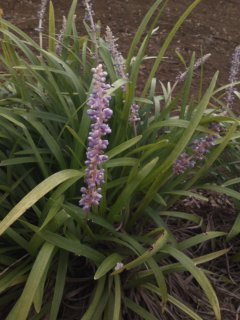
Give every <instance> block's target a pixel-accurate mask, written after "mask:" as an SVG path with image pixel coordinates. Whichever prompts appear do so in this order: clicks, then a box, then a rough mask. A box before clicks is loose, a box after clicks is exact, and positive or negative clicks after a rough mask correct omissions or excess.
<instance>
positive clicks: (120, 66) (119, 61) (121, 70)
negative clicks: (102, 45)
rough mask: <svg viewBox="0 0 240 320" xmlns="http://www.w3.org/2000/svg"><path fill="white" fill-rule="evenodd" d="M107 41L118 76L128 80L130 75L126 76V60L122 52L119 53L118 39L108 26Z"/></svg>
mask: <svg viewBox="0 0 240 320" xmlns="http://www.w3.org/2000/svg"><path fill="white" fill-rule="evenodd" d="M105 40H106V42H107V45H108V48H109V51H110V53H111V56H112V59H113V63H114V67H115V70H116V73H117V75H118V76H119V77H120V78H122V79H124V80H127V79H128V75H127V74H126V71H125V63H124V58H123V56H122V54H121V52H119V50H118V44H117V43H116V42H117V39H116V38H115V37H114V36H113V33H112V31H111V29H110V28H109V27H108V26H107V28H106V36H105Z"/></svg>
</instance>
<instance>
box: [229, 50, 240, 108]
mask: <svg viewBox="0 0 240 320" xmlns="http://www.w3.org/2000/svg"><path fill="white" fill-rule="evenodd" d="M239 71H240V46H237V47H236V48H235V51H234V53H233V56H232V63H231V69H230V75H229V82H230V84H231V87H229V88H228V90H227V105H228V107H229V108H231V107H232V106H233V103H234V99H235V96H234V85H233V83H234V82H236V81H237V80H238V75H239Z"/></svg>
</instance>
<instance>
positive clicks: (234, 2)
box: [0, 0, 240, 320]
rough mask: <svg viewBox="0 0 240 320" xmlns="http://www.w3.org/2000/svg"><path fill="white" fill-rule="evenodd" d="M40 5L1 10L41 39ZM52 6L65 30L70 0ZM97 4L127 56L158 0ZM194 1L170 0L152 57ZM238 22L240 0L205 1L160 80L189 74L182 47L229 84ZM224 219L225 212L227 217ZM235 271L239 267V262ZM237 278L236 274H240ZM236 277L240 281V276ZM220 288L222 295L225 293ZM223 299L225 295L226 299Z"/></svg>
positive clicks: (230, 309)
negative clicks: (204, 58) (202, 57)
mask: <svg viewBox="0 0 240 320" xmlns="http://www.w3.org/2000/svg"><path fill="white" fill-rule="evenodd" d="M81 2H82V1H79V4H78V10H77V15H78V17H77V18H78V21H81V20H82V17H83V15H84V9H83V6H82V4H81ZM39 3H40V0H0V7H2V9H3V10H4V17H5V18H6V19H7V20H10V21H11V22H13V23H14V24H16V25H18V26H19V27H20V28H21V29H22V30H24V31H25V32H27V33H28V34H31V35H32V36H34V37H36V36H37V34H36V32H35V31H34V29H35V28H36V27H37V24H38V20H37V11H38V9H39ZM53 3H54V5H55V10H56V17H57V23H58V26H59V28H60V26H61V21H62V16H63V15H66V13H67V10H68V8H69V6H70V3H71V1H70V0H69V1H66V0H54V1H53ZM93 3H94V10H95V14H96V19H100V20H101V22H102V26H103V27H104V28H105V26H106V25H109V26H110V27H111V29H112V30H113V33H114V34H115V35H116V36H117V37H118V38H119V46H120V49H121V50H122V52H123V54H126V52H127V50H128V48H129V45H130V43H131V39H132V38H133V36H134V33H135V31H136V28H137V26H138V25H139V23H140V21H141V19H142V18H143V16H144V14H145V13H146V11H147V9H148V8H149V7H150V6H151V4H153V3H154V0H95V1H94V0H93ZM191 3H192V1H191V0H169V3H168V6H167V8H166V11H165V14H164V15H163V16H162V18H161V21H160V24H159V27H160V28H159V32H158V34H157V35H156V36H154V41H152V42H151V45H150V54H154V53H156V52H158V50H159V48H160V47H161V45H162V41H163V39H164V37H165V36H166V34H167V33H168V32H169V30H170V29H171V27H172V26H173V24H174V23H175V22H176V20H177V18H178V17H179V16H180V14H181V13H182V12H183V11H184V9H185V8H186V7H187V6H188V5H189V4H191ZM239 21H240V1H239V0H202V2H201V4H200V5H199V6H198V8H197V9H195V11H194V12H193V13H192V15H191V16H190V17H189V18H188V19H187V20H186V22H185V24H184V26H183V27H182V28H181V29H180V31H179V32H178V34H177V36H176V38H175V40H174V41H173V43H172V45H171V48H170V50H169V51H168V52H167V55H166V58H165V62H164V63H163V64H162V65H161V67H160V70H159V73H158V78H159V80H161V81H163V82H165V83H166V82H167V81H174V79H175V77H176V75H178V74H179V72H180V71H184V70H183V67H182V65H181V64H180V63H179V60H178V58H177V56H176V54H175V50H176V49H178V50H179V51H180V52H181V54H182V55H183V56H184V57H185V58H186V59H187V60H188V59H189V58H190V56H191V53H192V52H193V51H195V52H196V53H197V56H198V57H199V56H200V55H201V52H203V53H204V54H205V53H211V54H212V56H211V58H210V59H209V60H208V61H207V63H206V65H205V77H204V81H206V84H208V83H209V81H210V79H211V77H212V76H213V74H214V72H215V71H216V70H219V71H220V77H219V84H220V85H223V84H226V83H227V82H228V76H229V68H230V63H231V56H232V53H233V51H234V49H235V47H236V46H238V45H239V44H240V32H239ZM79 28H80V29H81V28H82V25H81V24H79ZM80 32H81V30H80ZM83 32H84V30H83ZM147 72H148V67H146V68H144V69H143V70H142V76H143V78H144V75H145V74H146V73H147ZM225 215H226V214H225V213H224V215H223V216H225ZM217 216H219V215H217ZM210 217H212V215H210ZM218 222H219V221H217V223H218ZM226 260H227V258H226ZM224 265H225V262H224V260H223V269H224V270H225V272H226V273H227V274H226V276H228V272H227V271H229V270H228V268H225V267H224ZM232 268H236V264H235V265H234V266H232ZM224 270H223V271H224ZM226 270H227V271H226ZM223 273H224V272H223ZM233 274H234V275H235V272H233ZM236 278H237V279H239V274H238V273H237V272H236ZM220 289H221V290H222V291H223V292H222V293H221V292H220V291H221V290H220ZM220 289H219V290H218V293H219V294H220V295H221V294H222V297H221V305H222V309H223V313H224V316H223V320H234V319H239V318H238V315H237V314H236V313H237V311H236V310H237V309H239V307H238V306H239V297H238V298H235V294H238V292H236V291H235V290H236V287H234V289H233V290H232V294H233V297H231V296H230V295H229V293H228V292H227V291H226V292H225V291H224V287H223V286H222V288H220ZM237 291H238V290H237ZM224 296H226V299H225V297H224ZM224 311H225V312H224ZM203 317H204V316H203ZM208 319H213V318H212V317H211V315H210V316H209V315H205V318H204V320H208Z"/></svg>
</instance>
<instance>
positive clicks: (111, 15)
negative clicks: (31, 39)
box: [0, 0, 240, 85]
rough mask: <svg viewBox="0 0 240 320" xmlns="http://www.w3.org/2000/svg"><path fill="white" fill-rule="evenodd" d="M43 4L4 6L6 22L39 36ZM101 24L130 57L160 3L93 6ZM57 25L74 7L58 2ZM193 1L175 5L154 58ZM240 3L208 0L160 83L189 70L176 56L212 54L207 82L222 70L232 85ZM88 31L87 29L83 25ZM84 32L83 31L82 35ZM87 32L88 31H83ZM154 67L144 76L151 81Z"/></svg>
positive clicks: (181, 35) (115, 1)
mask: <svg viewBox="0 0 240 320" xmlns="http://www.w3.org/2000/svg"><path fill="white" fill-rule="evenodd" d="M40 2H41V1H40V0H0V7H2V9H3V11H4V17H5V18H6V19H8V20H10V21H12V22H14V23H15V24H16V25H18V26H19V27H20V28H21V29H22V30H24V31H25V32H27V33H28V34H31V35H33V36H35V37H36V36H37V34H36V32H35V31H34V29H35V28H36V27H37V24H38V21H37V11H38V10H39V6H40ZM92 2H93V5H94V11H95V17H96V19H99V20H101V23H102V26H103V28H104V29H105V27H106V25H109V26H110V27H111V29H112V30H113V33H114V34H115V35H116V36H117V37H118V38H119V46H120V49H121V50H122V52H123V54H126V53H127V50H128V48H129V45H130V43H131V40H132V38H133V36H134V33H135V31H136V29H137V27H138V25H139V23H140V21H141V20H142V18H143V16H144V14H145V13H146V11H147V10H148V9H149V7H150V6H151V5H152V4H153V3H154V0H95V1H94V0H93V1H92ZM53 3H54V6H55V11H56V17H57V19H56V20H57V23H58V25H59V28H60V26H61V21H62V16H63V15H66V14H67V11H68V9H69V7H70V4H71V1H66V0H53ZM191 3H192V0H169V2H168V4H167V7H166V9H165V13H164V14H163V15H162V17H161V20H160V22H159V32H158V33H157V35H156V36H155V37H154V41H152V43H151V45H150V53H151V54H154V53H155V54H156V53H157V52H158V50H159V48H160V47H161V45H162V43H163V39H164V37H165V36H166V34H167V33H168V32H169V30H170V29H171V27H172V26H173V25H174V23H175V22H176V21H177V19H178V17H179V16H180V15H181V14H182V13H183V11H184V10H185V9H186V8H187V6H188V5H190V4H191ZM83 16H84V8H83V5H82V1H79V3H78V9H77V19H78V21H79V24H80V22H81V21H82V17H83ZM239 20H240V1H239V0H202V2H201V3H200V4H199V6H198V7H197V9H195V11H194V12H193V13H192V14H191V16H190V17H189V18H188V19H187V20H186V22H185V24H184V25H183V27H182V28H181V29H180V31H179V32H178V34H177V36H176V38H175V40H174V41H173V43H172V45H171V48H170V50H169V51H168V52H167V56H166V57H165V63H163V64H162V65H161V67H160V71H159V73H158V78H159V80H161V81H163V82H165V83H166V82H167V81H173V80H174V79H175V77H176V75H177V74H179V72H181V71H183V66H182V65H181V63H180V62H179V60H178V58H177V56H176V54H175V50H176V49H177V50H178V51H180V52H181V54H182V55H183V56H184V57H185V58H186V60H189V58H190V55H191V54H192V52H193V51H195V52H196V54H197V57H200V56H201V54H206V53H211V54H212V56H211V58H210V59H209V60H208V62H207V63H206V68H205V78H204V81H205V82H206V85H207V83H209V81H210V79H211V77H212V76H213V74H214V72H215V71H216V70H219V71H220V77H219V84H220V85H221V84H225V83H227V81H228V74H229V68H230V62H231V56H232V53H233V51H234V49H235V47H236V46H237V45H239V44H240V32H238V31H239ZM80 27H81V28H82V25H81V24H80ZM80 32H81V30H80ZM83 32H84V30H83ZM147 72H148V67H147V66H146V69H143V70H142V74H143V75H145V74H146V73H147Z"/></svg>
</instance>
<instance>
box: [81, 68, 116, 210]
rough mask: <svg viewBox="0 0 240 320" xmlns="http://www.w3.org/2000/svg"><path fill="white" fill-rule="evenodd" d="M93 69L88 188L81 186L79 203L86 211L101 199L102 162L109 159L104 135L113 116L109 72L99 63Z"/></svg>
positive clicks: (87, 170)
mask: <svg viewBox="0 0 240 320" xmlns="http://www.w3.org/2000/svg"><path fill="white" fill-rule="evenodd" d="M92 71H93V73H94V74H93V92H92V94H91V96H90V99H89V101H88V105H89V107H90V109H89V110H88V115H89V118H90V119H91V120H92V122H93V124H92V125H91V131H90V133H89V137H88V148H87V160H86V161H85V164H86V166H87V169H86V170H85V174H86V176H85V182H86V184H87V188H85V187H83V188H81V191H82V193H83V196H82V199H81V200H80V202H79V204H80V205H81V206H82V207H83V209H84V211H87V212H89V210H90V209H91V207H92V206H93V205H95V206H96V205H98V204H99V201H100V199H101V197H102V196H101V187H100V186H101V185H102V184H103V183H104V169H103V168H101V164H102V163H103V162H105V161H107V159H108V157H107V156H106V155H104V153H103V152H104V150H105V149H106V148H107V146H108V141H107V140H103V139H102V137H103V136H105V135H106V134H109V133H111V129H110V127H109V125H108V124H107V123H106V122H107V121H108V120H109V119H110V118H111V116H112V110H111V109H110V108H109V100H110V99H111V97H110V96H108V95H107V90H108V89H109V88H110V85H108V84H106V83H105V81H106V75H107V73H106V72H104V71H103V67H102V65H101V64H99V65H98V66H97V67H96V68H95V69H92Z"/></svg>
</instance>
